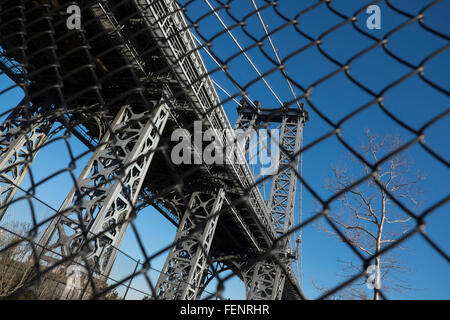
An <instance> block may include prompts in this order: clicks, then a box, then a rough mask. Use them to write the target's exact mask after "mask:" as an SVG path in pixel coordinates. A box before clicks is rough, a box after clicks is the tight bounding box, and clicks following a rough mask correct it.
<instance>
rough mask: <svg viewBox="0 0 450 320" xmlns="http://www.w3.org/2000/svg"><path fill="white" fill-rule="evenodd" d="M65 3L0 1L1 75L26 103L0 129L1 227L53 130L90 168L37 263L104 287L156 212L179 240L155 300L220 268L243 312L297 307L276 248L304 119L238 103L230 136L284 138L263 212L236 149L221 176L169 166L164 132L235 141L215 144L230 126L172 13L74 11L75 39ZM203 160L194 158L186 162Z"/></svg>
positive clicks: (295, 289)
mask: <svg viewBox="0 0 450 320" xmlns="http://www.w3.org/2000/svg"><path fill="white" fill-rule="evenodd" d="M61 2H62V1H56V0H53V1H44V0H41V1H39V0H36V1H25V0H23V1H18V0H11V1H6V0H5V1H0V3H1V8H0V9H1V13H0V19H1V20H0V36H1V42H0V45H1V47H2V49H3V51H2V52H1V55H2V56H1V60H0V68H1V70H2V71H3V73H5V74H7V75H8V76H9V78H11V79H12V80H13V81H15V82H16V84H17V85H19V86H20V87H21V88H22V89H23V90H24V92H25V98H24V99H23V100H22V101H21V102H20V104H19V105H18V106H17V107H16V108H14V110H12V112H11V114H10V115H9V116H8V118H7V119H6V120H5V122H4V123H3V124H2V126H1V127H0V135H1V137H0V148H1V149H0V168H1V169H0V172H1V179H2V181H1V185H2V189H1V199H2V206H1V210H0V219H1V217H2V216H3V215H4V213H5V211H6V210H7V208H8V204H9V202H10V201H12V199H13V197H14V195H15V193H16V192H17V190H18V187H19V186H20V184H21V182H22V181H23V180H24V178H25V176H26V174H27V171H28V169H29V165H30V164H31V162H32V160H33V159H34V158H35V157H36V154H37V153H38V152H39V150H40V149H41V148H42V146H44V145H45V143H46V141H48V139H49V138H50V137H51V136H52V135H54V134H55V133H57V132H58V130H60V129H58V128H60V127H61V126H62V127H64V128H66V129H68V130H70V131H71V132H72V133H73V135H75V136H76V137H77V138H78V139H79V140H80V141H82V142H83V143H84V144H85V145H86V146H87V147H88V148H89V149H90V150H92V155H91V157H90V160H89V161H88V163H87V165H86V167H85V168H84V170H83V172H82V173H81V175H80V176H79V177H78V180H77V183H76V186H74V187H73V189H72V191H70V193H69V194H68V195H67V197H66V199H65V200H64V202H63V204H62V205H61V207H60V209H59V214H58V215H57V216H56V217H55V218H54V219H53V220H52V221H51V223H50V224H49V226H48V227H47V229H46V231H45V233H44V234H43V236H42V238H40V241H39V243H40V245H41V246H42V248H44V249H42V250H40V251H39V257H40V259H41V263H47V264H56V263H58V261H61V260H62V258H61V256H62V257H68V258H70V259H73V260H78V261H87V262H88V263H89V266H90V268H92V270H94V271H95V272H98V273H99V274H102V275H108V274H109V273H110V271H111V268H112V266H113V263H114V260H115V258H116V255H117V250H115V249H114V248H118V247H120V245H121V242H122V240H123V238H124V234H125V232H126V230H127V226H128V225H129V221H130V220H131V219H132V218H133V217H134V216H135V215H136V213H137V211H139V210H140V209H142V208H143V207H145V206H153V207H155V208H156V209H157V210H158V211H159V212H160V213H161V214H163V215H164V216H165V217H166V218H167V219H168V220H169V221H171V222H172V223H173V224H175V225H176V226H177V228H178V231H177V234H176V237H175V242H174V243H175V244H174V245H173V247H172V248H171V249H170V251H169V254H168V257H167V260H166V263H165V266H164V269H163V272H162V273H161V276H160V278H159V280H158V282H157V285H156V287H155V292H154V295H155V296H156V297H157V298H159V299H198V298H199V297H200V295H201V294H202V290H203V289H204V288H205V286H206V284H207V283H209V281H210V280H211V278H212V277H214V276H215V275H216V274H217V272H220V270H219V269H217V268H216V269H214V271H213V272H211V270H210V269H211V268H212V262H214V263H217V262H218V261H220V266H221V268H222V269H223V270H225V269H231V270H232V271H233V272H235V274H236V275H237V276H238V277H239V278H240V279H242V280H243V281H244V283H245V285H246V288H247V298H248V299H257V300H264V299H300V298H302V294H301V291H300V289H299V286H298V282H297V279H296V277H295V275H294V272H293V270H292V266H291V264H292V258H293V257H292V253H291V246H292V245H291V241H290V237H285V238H283V240H281V241H280V240H277V239H278V238H279V237H280V236H282V235H283V234H285V233H286V231H288V230H289V229H290V228H291V227H292V226H293V223H294V222H293V219H294V218H293V217H294V202H295V200H294V198H295V197H294V196H295V194H296V181H297V178H296V176H295V174H294V172H295V170H296V169H297V167H298V161H299V160H298V157H297V156H295V151H297V150H299V148H300V144H301V139H302V129H303V126H304V124H305V122H306V120H307V114H306V112H305V111H304V110H303V108H301V109H299V108H288V106H287V105H286V106H284V107H283V108H279V109H267V108H260V107H256V108H254V107H252V106H251V105H250V103H248V101H243V103H242V106H241V107H240V108H239V110H238V112H239V118H238V121H237V123H236V124H235V126H234V129H244V130H246V129H250V128H252V127H255V126H258V125H259V124H260V123H269V122H276V123H279V125H280V127H281V133H280V138H279V143H280V147H281V152H280V155H279V162H280V168H281V170H280V171H279V172H278V174H276V175H274V176H273V177H272V178H271V192H270V197H269V199H264V198H263V196H262V195H261V192H260V190H259V188H258V185H257V183H256V181H255V177H254V175H253V173H252V170H251V169H250V167H249V165H248V163H247V161H246V159H247V158H248V155H247V154H246V153H247V151H246V150H243V149H240V148H234V149H233V150H232V152H231V153H226V155H225V156H226V159H225V160H226V161H225V162H224V164H222V165H218V164H211V165H207V164H205V163H201V162H200V163H196V162H195V161H194V164H189V165H188V164H180V165H174V164H172V163H171V161H170V157H169V155H168V153H167V150H170V149H171V147H173V145H174V142H172V141H171V139H170V136H171V133H172V132H173V131H174V130H175V129H177V128H183V129H185V130H186V133H187V134H192V135H195V134H196V133H195V132H194V127H193V123H194V121H196V120H201V121H202V123H203V126H204V128H205V129H206V128H208V129H209V128H210V129H212V130H213V132H214V134H215V137H216V143H217V145H218V147H219V148H225V147H226V146H227V144H229V143H230V141H234V140H236V136H235V135H233V134H232V135H231V137H230V136H227V135H225V132H227V131H228V132H230V130H231V129H233V127H232V126H231V124H230V122H229V120H228V117H227V115H226V113H225V111H224V109H223V107H222V102H221V101H220V99H219V96H218V94H217V92H216V90H215V87H214V84H213V82H212V80H211V78H210V76H209V72H208V70H207V68H206V67H205V64H204V62H203V60H202V56H201V54H200V52H199V48H198V47H197V45H196V43H195V42H194V38H193V34H192V33H191V30H190V28H189V26H188V24H187V22H186V20H185V18H184V16H183V12H182V10H181V9H180V7H179V5H178V4H177V1H173V0H158V1H145V0H127V1H123V0H108V1H92V0H91V1H72V2H71V3H78V5H79V6H80V7H81V9H82V11H81V12H82V27H81V29H80V30H76V29H74V30H68V29H67V27H66V20H67V12H66V11H65V8H66V7H67V5H65V4H63V3H61ZM58 124H59V126H58ZM231 132H232V130H231ZM43 152H45V149H44V151H43ZM201 152H202V150H192V153H193V157H194V158H195V157H198V155H199V154H201ZM180 177H182V181H184V184H180V183H179V181H181V180H180V179H179V178H180ZM269 250H270V252H271V255H266V256H265V258H264V260H257V259H254V258H256V257H259V255H261V254H263V253H265V252H268V251H269ZM55 251H57V252H59V253H60V255H59V256H57V255H54V254H53V252H55ZM70 259H69V260H68V261H69V263H72V262H73V260H70ZM82 259H84V260H82ZM70 261H72V262H70ZM252 261H254V262H252Z"/></svg>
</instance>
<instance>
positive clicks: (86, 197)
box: [38, 101, 169, 280]
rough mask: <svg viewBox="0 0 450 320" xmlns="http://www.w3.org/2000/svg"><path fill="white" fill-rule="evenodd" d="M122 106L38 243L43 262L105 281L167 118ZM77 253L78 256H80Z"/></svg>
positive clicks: (161, 112) (157, 106)
mask: <svg viewBox="0 0 450 320" xmlns="http://www.w3.org/2000/svg"><path fill="white" fill-rule="evenodd" d="M152 102H153V103H154V109H153V110H152V111H151V112H150V111H147V110H137V108H136V107H134V108H133V107H131V106H128V105H126V106H123V107H122V108H121V109H120V111H119V113H118V114H117V116H116V117H115V119H114V121H113V122H112V123H111V125H110V128H111V130H109V131H107V133H106V134H105V136H104V137H103V138H102V140H101V142H100V144H99V145H98V146H97V148H96V150H95V152H94V154H93V155H92V157H91V159H90V160H89V162H88V164H87V165H86V167H85V168H84V170H83V172H82V173H81V175H80V177H79V178H78V180H77V182H76V185H75V186H74V187H73V188H72V190H71V191H70V192H69V194H68V195H67V197H66V199H65V201H64V202H63V204H62V206H61V207H60V209H59V211H58V214H57V215H56V216H55V218H54V219H53V220H52V222H51V223H50V225H49V226H48V228H47V229H46V231H45V233H44V234H43V236H42V238H41V239H40V242H39V244H40V246H41V248H43V249H40V252H38V253H39V256H40V259H41V261H40V262H43V261H46V262H49V263H52V264H54V263H55V262H57V261H60V260H62V259H64V258H67V259H68V260H69V263H68V264H66V266H68V265H70V264H72V265H74V264H76V265H79V264H84V263H83V262H84V261H86V262H87V267H89V269H90V271H91V272H92V273H94V274H95V276H96V278H100V279H104V280H106V277H107V276H108V275H109V273H110V271H111V268H112V266H113V263H114V260H115V257H116V255H117V249H116V248H118V247H119V246H120V244H121V242H122V240H123V237H124V235H125V231H126V229H127V226H128V224H129V218H130V215H131V214H132V211H133V208H134V207H135V205H136V202H137V199H138V195H139V192H140V190H141V187H142V184H143V181H144V178H145V176H146V174H147V171H148V168H149V166H150V163H151V161H152V158H153V156H154V153H155V150H156V148H157V146H158V143H159V141H160V136H161V134H162V131H163V129H164V127H165V124H166V122H167V118H168V116H169V112H168V109H167V106H166V104H163V103H160V102H158V101H152ZM80 253H81V254H80Z"/></svg>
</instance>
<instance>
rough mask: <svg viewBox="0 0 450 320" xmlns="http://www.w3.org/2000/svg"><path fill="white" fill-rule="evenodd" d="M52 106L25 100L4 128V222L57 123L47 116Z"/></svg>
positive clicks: (0, 129)
mask: <svg viewBox="0 0 450 320" xmlns="http://www.w3.org/2000/svg"><path fill="white" fill-rule="evenodd" d="M48 107H49V106H48V105H45V104H44V105H43V106H32V107H30V106H29V103H27V102H26V100H25V99H23V100H22V101H21V102H20V103H19V104H18V105H17V107H16V108H15V109H14V110H13V111H12V112H11V113H10V114H9V116H8V117H7V118H6V120H5V121H4V122H3V124H2V125H1V126H0V220H2V218H3V216H4V215H5V213H6V210H7V209H8V206H9V204H10V203H11V201H12V200H13V198H14V195H15V194H16V192H17V190H18V189H19V187H20V185H21V183H22V181H23V180H24V179H25V176H26V175H27V172H28V168H29V167H30V165H31V163H32V162H33V160H34V158H35V157H36V155H37V153H38V151H39V149H40V147H41V146H42V145H43V144H44V143H45V142H46V141H47V140H48V137H49V132H50V130H51V128H52V126H53V124H54V122H55V120H54V119H49V118H48V117H45V116H43V113H44V112H45V110H46V109H48Z"/></svg>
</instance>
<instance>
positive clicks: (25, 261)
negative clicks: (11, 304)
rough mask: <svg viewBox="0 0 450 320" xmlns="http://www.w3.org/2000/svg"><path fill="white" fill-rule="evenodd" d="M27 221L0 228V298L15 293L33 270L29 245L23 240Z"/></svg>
mask: <svg viewBox="0 0 450 320" xmlns="http://www.w3.org/2000/svg"><path fill="white" fill-rule="evenodd" d="M29 228H30V225H29V224H27V223H19V222H16V223H10V224H9V225H6V226H4V227H3V228H2V229H0V252H1V253H0V298H2V297H8V296H12V295H14V294H15V292H16V291H18V290H19V289H21V288H22V287H23V286H24V285H25V284H26V280H27V278H28V276H29V275H30V273H31V272H32V271H33V264H32V262H31V261H30V259H29V256H30V252H31V251H30V247H29V246H28V245H27V242H24V241H23V238H22V237H23V236H24V235H25V234H26V233H27V232H28V230H29Z"/></svg>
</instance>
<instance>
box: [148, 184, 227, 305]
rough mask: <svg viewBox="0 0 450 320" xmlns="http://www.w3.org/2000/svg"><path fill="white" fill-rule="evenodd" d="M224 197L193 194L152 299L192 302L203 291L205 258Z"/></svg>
mask: <svg viewBox="0 0 450 320" xmlns="http://www.w3.org/2000/svg"><path fill="white" fill-rule="evenodd" d="M224 196H225V193H224V191H223V190H222V189H220V190H219V191H218V192H216V193H213V194H209V193H204V192H194V193H193V194H192V196H191V198H190V200H189V203H188V208H187V209H186V211H185V213H184V216H183V218H182V220H181V223H180V225H179V227H178V231H177V234H176V236H175V241H174V246H173V247H172V248H171V250H170V252H169V255H168V257H167V259H166V263H165V264H164V268H163V270H162V273H161V275H160V277H159V280H158V283H157V285H156V297H157V298H158V299H165V300H195V299H198V298H199V297H200V295H201V291H202V290H203V289H204V286H203V283H202V282H203V280H204V278H205V272H206V271H207V268H208V263H207V256H208V253H209V250H210V248H211V244H212V241H213V237H214V232H215V230H216V226H217V221H218V219H219V215H218V212H219V211H220V209H221V207H222V203H223V200H224Z"/></svg>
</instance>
